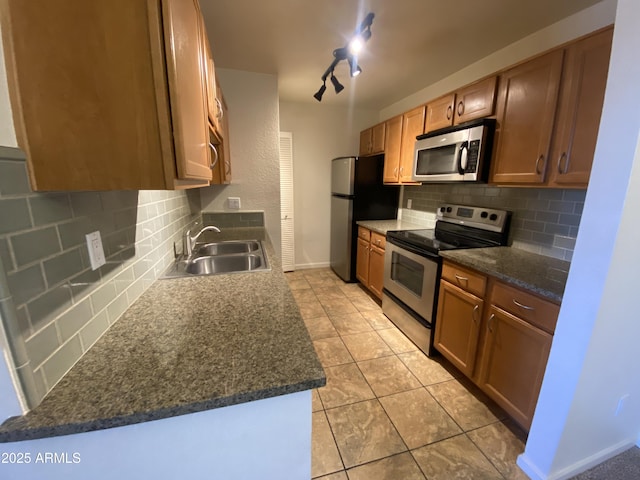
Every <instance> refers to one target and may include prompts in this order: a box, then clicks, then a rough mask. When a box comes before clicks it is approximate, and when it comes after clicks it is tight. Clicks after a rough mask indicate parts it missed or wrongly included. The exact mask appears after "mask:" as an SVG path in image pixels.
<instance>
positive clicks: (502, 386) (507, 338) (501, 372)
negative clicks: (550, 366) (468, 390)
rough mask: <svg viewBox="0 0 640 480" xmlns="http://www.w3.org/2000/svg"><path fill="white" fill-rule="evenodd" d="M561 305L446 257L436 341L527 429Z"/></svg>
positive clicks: (453, 361) (439, 298) (443, 352)
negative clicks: (457, 263) (447, 259)
mask: <svg viewBox="0 0 640 480" xmlns="http://www.w3.org/2000/svg"><path fill="white" fill-rule="evenodd" d="M454 282H455V283H456V284H454ZM485 282H486V283H485ZM485 285H486V289H485ZM559 309H560V307H559V306H558V305H556V304H554V303H552V302H549V301H547V300H545V299H542V298H540V297H538V296H536V295H533V294H531V293H529V292H527V291H524V290H522V289H519V288H516V287H513V286H511V285H506V284H504V283H502V282H500V281H498V280H496V279H493V278H491V277H485V276H484V275H482V274H480V273H478V272H475V271H473V270H469V269H466V268H463V267H460V266H458V265H456V264H454V263H451V262H447V261H445V262H444V265H443V278H442V280H441V283H440V293H439V297H438V313H437V317H436V331H435V338H434V344H435V346H436V348H437V349H438V351H440V353H442V355H443V356H444V357H446V358H447V359H448V360H449V361H450V362H451V363H452V364H453V365H454V366H455V367H457V368H458V369H459V370H460V371H461V372H462V373H464V374H465V375H466V376H467V377H469V378H470V379H471V380H473V382H474V383H475V384H476V385H478V386H479V387H480V389H481V390H482V391H483V392H485V393H486V394H487V395H488V396H489V397H491V398H492V399H493V400H494V401H495V402H496V403H497V404H498V405H500V406H501V407H502V408H503V409H504V410H505V411H506V412H507V413H508V414H509V415H510V416H511V417H512V418H513V419H514V420H515V421H516V422H518V424H520V426H522V427H523V428H525V429H527V430H528V429H529V427H530V426H531V420H532V419H533V413H534V411H535V407H536V403H537V401H538V394H539V393H540V387H541V385H542V379H543V377H544V372H545V369H546V365H547V359H548V356H549V351H550V349H551V341H552V339H553V332H554V330H555V324H556V321H557V318H558V312H559Z"/></svg>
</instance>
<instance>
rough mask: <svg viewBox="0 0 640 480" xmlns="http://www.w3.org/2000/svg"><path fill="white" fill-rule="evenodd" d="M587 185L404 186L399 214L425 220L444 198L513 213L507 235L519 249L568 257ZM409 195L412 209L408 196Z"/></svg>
mask: <svg viewBox="0 0 640 480" xmlns="http://www.w3.org/2000/svg"><path fill="white" fill-rule="evenodd" d="M585 195H586V190H568V189H567V190H563V189H549V188H515V187H495V186H488V185H477V184H469V185H466V184H465V185H460V184H429V185H416V186H405V187H404V190H403V196H402V207H404V208H403V209H402V218H403V219H404V220H415V221H420V222H421V223H424V219H425V218H429V216H430V215H431V216H432V217H433V215H435V212H436V209H437V208H438V207H439V206H440V205H441V204H443V203H456V204H461V205H473V206H482V207H491V208H497V209H502V210H511V211H512V212H513V217H512V223H511V231H510V240H511V242H512V245H513V246H514V247H517V248H521V249H523V250H528V251H530V252H534V253H540V254H542V255H547V256H551V257H555V258H559V259H563V260H569V261H570V260H571V257H572V255H573V249H574V247H575V241H576V236H577V235H578V227H579V225H580V218H581V216H582V209H583V207H584V199H585ZM409 199H411V203H412V206H411V209H408V208H406V207H407V201H408V200H409Z"/></svg>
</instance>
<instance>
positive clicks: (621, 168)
mask: <svg viewBox="0 0 640 480" xmlns="http://www.w3.org/2000/svg"><path fill="white" fill-rule="evenodd" d="M638 19H640V4H638V3H637V1H636V0H619V2H618V8H617V14H616V27H615V32H614V40H613V51H612V54H611V64H610V69H609V80H608V84H607V93H606V96H605V105H604V110H603V116H602V121H601V127H600V133H599V136H598V145H597V147H596V154H595V159H594V165H593V172H592V175H591V181H590V184H589V189H588V191H587V197H586V201H585V208H584V213H583V214H582V221H581V224H580V231H579V233H578V238H577V243H576V248H575V252H574V256H573V262H572V265H571V270H570V272H569V279H568V283H567V287H566V290H565V295H564V298H563V303H562V308H561V311H560V317H559V319H558V328H557V329H556V334H555V337H554V342H553V346H552V350H551V355H550V357H549V363H548V366H547V372H546V375H545V379H544V383H543V386H542V391H541V394H540V399H539V402H538V408H537V410H536V415H535V417H534V420H533V425H532V428H531V432H530V435H529V439H528V442H527V446H526V450H525V453H524V454H523V455H522V456H521V457H520V459H519V464H520V465H521V466H522V467H523V468H525V469H526V471H527V473H529V475H530V476H531V477H532V478H541V479H560V478H568V477H569V476H570V475H572V474H575V473H577V472H578V471H581V470H584V469H586V468H588V467H590V466H592V465H594V464H597V463H599V462H601V461H602V460H604V459H606V458H608V457H610V456H612V455H614V454H615V453H617V452H618V451H620V450H622V449H625V448H628V447H629V446H631V445H633V444H634V443H636V442H638V439H639V435H640V378H639V377H638V373H637V369H636V368H635V367H636V364H637V358H638V338H640V322H638V293H637V279H636V276H637V268H635V267H636V266H637V265H640V250H639V249H638V246H637V232H638V228H637V221H638V210H639V209H640V110H639V109H638V108H629V105H636V106H637V105H640V87H639V86H640V65H639V64H638V62H637V56H638V52H637V49H638V45H640V31H639V30H638V28H637V24H638ZM625 395H629V397H628V398H627V399H626V402H624V404H623V406H622V407H621V408H620V410H619V411H617V410H618V406H619V400H620V399H621V398H623V397H624V396H625ZM616 413H617V415H616Z"/></svg>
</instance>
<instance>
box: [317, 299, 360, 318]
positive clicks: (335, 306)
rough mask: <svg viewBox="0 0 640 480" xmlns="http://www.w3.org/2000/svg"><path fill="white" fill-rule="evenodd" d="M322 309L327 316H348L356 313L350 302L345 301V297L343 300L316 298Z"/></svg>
mask: <svg viewBox="0 0 640 480" xmlns="http://www.w3.org/2000/svg"><path fill="white" fill-rule="evenodd" d="M318 299H319V300H320V303H321V304H322V307H323V308H324V310H325V311H326V312H327V315H329V316H330V317H331V316H334V315H350V314H352V313H358V310H356V307H354V306H353V303H351V301H350V300H347V297H343V298H322V297H318Z"/></svg>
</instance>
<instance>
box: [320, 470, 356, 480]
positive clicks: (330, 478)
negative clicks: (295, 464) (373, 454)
mask: <svg viewBox="0 0 640 480" xmlns="http://www.w3.org/2000/svg"><path fill="white" fill-rule="evenodd" d="M315 480H349V479H348V478H347V474H346V473H345V472H344V471H342V472H337V473H332V474H331V475H325V476H323V477H317V478H316V479H315Z"/></svg>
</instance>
